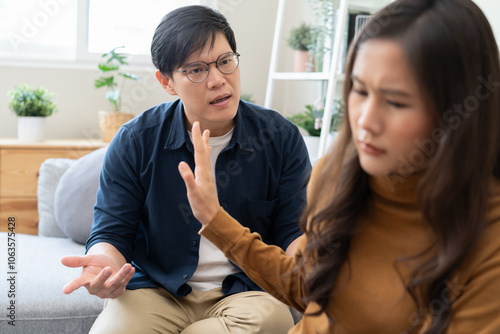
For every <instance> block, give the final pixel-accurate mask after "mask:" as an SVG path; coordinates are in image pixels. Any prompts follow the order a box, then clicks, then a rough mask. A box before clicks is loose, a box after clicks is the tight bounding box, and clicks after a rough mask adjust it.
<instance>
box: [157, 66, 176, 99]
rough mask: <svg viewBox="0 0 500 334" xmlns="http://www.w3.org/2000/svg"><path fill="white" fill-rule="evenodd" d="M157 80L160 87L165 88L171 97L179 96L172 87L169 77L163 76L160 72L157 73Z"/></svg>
mask: <svg viewBox="0 0 500 334" xmlns="http://www.w3.org/2000/svg"><path fill="white" fill-rule="evenodd" d="M156 79H157V80H158V82H159V83H160V85H161V86H162V87H163V89H164V90H165V91H166V92H167V93H169V94H170V95H177V93H176V92H175V89H174V87H173V85H172V79H171V78H169V77H168V76H166V75H164V74H162V73H161V72H160V71H159V70H157V71H156Z"/></svg>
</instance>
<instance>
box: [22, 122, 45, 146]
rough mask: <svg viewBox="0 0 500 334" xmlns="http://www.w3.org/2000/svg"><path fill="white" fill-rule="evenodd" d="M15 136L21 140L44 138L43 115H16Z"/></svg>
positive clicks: (37, 140) (42, 139) (33, 140)
mask: <svg viewBox="0 0 500 334" xmlns="http://www.w3.org/2000/svg"><path fill="white" fill-rule="evenodd" d="M17 138H18V139H19V141H22V142H42V141H44V140H45V117H43V116H38V117H36V116H18V117H17Z"/></svg>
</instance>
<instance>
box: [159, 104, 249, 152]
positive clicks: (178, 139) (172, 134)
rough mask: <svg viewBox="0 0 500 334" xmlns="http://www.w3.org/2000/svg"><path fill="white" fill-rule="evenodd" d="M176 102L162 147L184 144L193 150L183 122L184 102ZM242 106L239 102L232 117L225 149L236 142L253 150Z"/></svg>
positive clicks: (174, 147)
mask: <svg viewBox="0 0 500 334" xmlns="http://www.w3.org/2000/svg"><path fill="white" fill-rule="evenodd" d="M177 102H178V103H177V106H176V107H175V110H174V115H173V118H172V123H171V126H170V129H169V130H170V131H169V134H168V137H167V140H166V142H165V146H164V147H163V148H164V149H166V150H175V149H178V148H180V147H181V146H182V145H184V144H186V146H187V147H188V149H189V150H190V151H191V152H193V144H192V143H191V140H190V139H189V135H188V132H187V129H186V125H185V123H184V104H183V103H182V102H181V101H180V100H178V101H177ZM242 108H244V106H243V105H242V104H241V102H240V105H239V107H238V112H237V113H236V116H235V118H234V133H233V136H232V138H231V141H230V142H229V144H228V146H227V148H226V149H232V148H233V147H234V146H235V145H236V144H238V146H239V147H240V149H242V150H244V151H248V152H253V151H254V148H253V146H252V142H251V138H250V136H249V135H248V132H247V129H246V127H245V122H244V116H243V115H242Z"/></svg>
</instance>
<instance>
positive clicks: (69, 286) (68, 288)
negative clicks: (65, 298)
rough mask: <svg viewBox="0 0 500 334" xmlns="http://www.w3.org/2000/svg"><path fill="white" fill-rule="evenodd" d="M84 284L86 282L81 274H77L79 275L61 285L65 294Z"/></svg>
mask: <svg viewBox="0 0 500 334" xmlns="http://www.w3.org/2000/svg"><path fill="white" fill-rule="evenodd" d="M85 284H87V282H85V281H84V280H83V278H82V277H81V276H79V277H77V278H75V279H74V280H72V281H71V282H69V283H68V284H66V285H65V286H64V287H63V292H64V293H65V294H70V293H72V292H73V291H75V290H76V289H78V288H80V287H82V286H84V285H85Z"/></svg>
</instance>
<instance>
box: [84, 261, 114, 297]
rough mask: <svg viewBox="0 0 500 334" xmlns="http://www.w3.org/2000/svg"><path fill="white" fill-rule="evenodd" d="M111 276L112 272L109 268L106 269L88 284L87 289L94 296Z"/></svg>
mask: <svg viewBox="0 0 500 334" xmlns="http://www.w3.org/2000/svg"><path fill="white" fill-rule="evenodd" d="M112 274H113V270H112V269H111V268H110V267H106V268H104V269H103V270H101V272H100V273H99V275H97V276H96V277H95V278H94V279H93V280H92V281H90V282H89V284H88V287H87V289H88V290H89V293H90V294H92V295H96V294H97V293H98V292H99V291H100V290H101V289H102V287H103V286H104V284H105V283H106V280H107V279H108V278H109V277H110V276H111V275H112Z"/></svg>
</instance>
